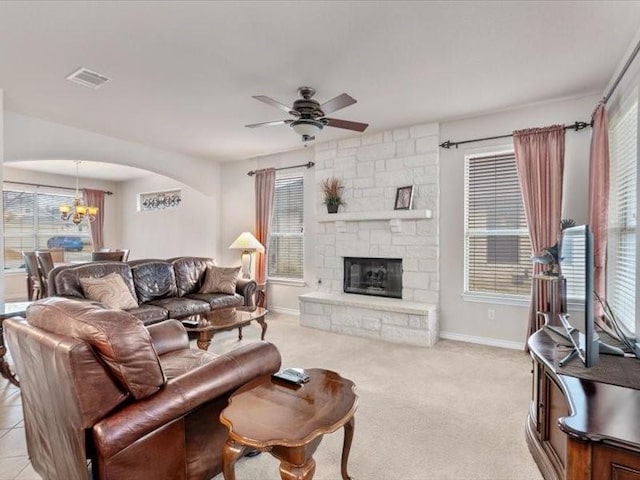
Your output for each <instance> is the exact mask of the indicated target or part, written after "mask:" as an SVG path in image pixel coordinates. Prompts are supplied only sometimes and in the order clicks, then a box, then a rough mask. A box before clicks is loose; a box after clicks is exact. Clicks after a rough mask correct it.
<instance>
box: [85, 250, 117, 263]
mask: <svg viewBox="0 0 640 480" xmlns="http://www.w3.org/2000/svg"><path fill="white" fill-rule="evenodd" d="M123 257H124V252H123V251H119V252H91V260H92V261H94V262H100V261H104V260H109V261H112V262H122V261H123V260H122V258H123Z"/></svg>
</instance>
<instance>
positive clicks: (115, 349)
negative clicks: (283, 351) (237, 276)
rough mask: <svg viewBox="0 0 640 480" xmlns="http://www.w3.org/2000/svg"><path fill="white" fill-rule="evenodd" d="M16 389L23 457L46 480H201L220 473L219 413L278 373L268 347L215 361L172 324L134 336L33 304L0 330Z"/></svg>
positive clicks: (124, 324)
mask: <svg viewBox="0 0 640 480" xmlns="http://www.w3.org/2000/svg"><path fill="white" fill-rule="evenodd" d="M3 325H4V331H5V337H6V340H7V344H8V346H9V349H10V351H11V356H12V357H13V359H14V365H15V369H16V371H17V374H18V377H19V378H20V385H21V390H20V393H21V395H22V408H23V412H24V427H25V436H26V441H27V450H28V453H29V458H30V460H31V464H32V466H33V468H34V469H35V470H36V472H38V473H39V474H40V475H41V476H42V478H46V479H47V480H87V479H88V478H89V475H88V469H87V459H89V460H90V461H91V470H92V473H93V478H94V479H97V480H130V479H171V480H208V479H210V478H212V477H213V476H215V475H217V474H218V473H219V472H220V471H221V466H222V465H221V463H222V447H223V445H224V442H225V441H226V438H227V430H226V428H225V427H224V426H223V425H222V424H221V423H220V421H219V416H220V412H221V411H222V409H223V408H224V407H226V405H227V402H228V397H229V396H230V394H231V393H233V392H234V391H235V390H236V389H237V388H238V387H240V386H242V385H244V384H245V383H247V382H249V381H251V380H253V379H254V378H257V377H259V376H261V375H268V374H271V373H273V372H275V371H277V370H278V369H279V367H280V362H281V359H280V354H279V352H278V350H277V348H276V347H275V346H274V345H272V344H270V343H268V342H255V343H251V344H249V345H245V346H243V347H240V348H237V349H235V350H232V351H231V352H229V353H226V354H224V355H215V354H212V353H209V352H204V351H202V350H196V349H191V348H189V340H188V337H187V333H186V332H185V329H184V327H183V326H182V324H181V323H180V322H179V321H176V320H166V321H164V322H161V323H157V324H154V325H151V326H149V327H145V326H144V325H143V324H142V322H140V321H139V320H137V319H136V318H135V317H133V316H132V315H131V314H129V313H127V312H124V311H121V310H109V309H105V308H103V307H100V306H97V305H93V304H91V303H90V302H86V301H81V300H70V299H65V298H59V297H52V298H46V299H43V300H39V301H37V302H35V303H34V304H33V305H31V306H30V307H29V308H28V309H27V313H26V320H25V319H21V318H10V319H7V320H5V321H4V324H3Z"/></svg>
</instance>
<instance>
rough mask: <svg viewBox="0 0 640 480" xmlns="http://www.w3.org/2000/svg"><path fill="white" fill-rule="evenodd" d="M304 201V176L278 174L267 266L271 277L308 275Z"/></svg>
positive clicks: (291, 277) (300, 277)
mask: <svg viewBox="0 0 640 480" xmlns="http://www.w3.org/2000/svg"><path fill="white" fill-rule="evenodd" d="M303 205H304V180H303V177H302V176H295V177H294V176H287V177H282V178H276V185H275V197H274V202H273V217H272V219H271V233H270V236H269V263H268V267H267V268H268V275H269V277H270V278H290V279H302V278H303V277H304V238H303V225H304V208H303Z"/></svg>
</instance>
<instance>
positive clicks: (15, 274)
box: [4, 268, 27, 277]
mask: <svg viewBox="0 0 640 480" xmlns="http://www.w3.org/2000/svg"><path fill="white" fill-rule="evenodd" d="M26 274H27V271H26V270H25V269H24V268H21V269H19V270H18V269H11V270H5V271H4V275H5V277H18V276H20V277H24V276H25V275H26Z"/></svg>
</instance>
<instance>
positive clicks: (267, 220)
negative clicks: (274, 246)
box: [255, 168, 276, 307]
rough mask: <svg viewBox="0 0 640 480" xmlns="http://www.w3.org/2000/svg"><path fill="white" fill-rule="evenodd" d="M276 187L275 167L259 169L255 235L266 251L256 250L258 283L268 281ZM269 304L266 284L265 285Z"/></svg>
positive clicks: (257, 173) (265, 301) (257, 175)
mask: <svg viewBox="0 0 640 480" xmlns="http://www.w3.org/2000/svg"><path fill="white" fill-rule="evenodd" d="M275 187H276V171H275V169H273V168H267V169H264V170H258V171H257V172H256V187H255V188H256V225H255V230H256V231H255V237H256V238H257V239H258V241H259V242H260V243H261V244H262V245H264V253H260V252H256V283H258V285H260V284H265V283H266V282H267V261H266V259H267V253H268V248H269V227H270V225H271V215H272V213H273V197H274V194H275ZM264 293H265V300H264V306H265V307H266V305H267V299H266V285H265V287H264Z"/></svg>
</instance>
